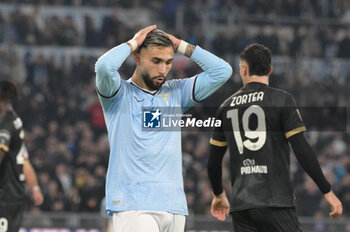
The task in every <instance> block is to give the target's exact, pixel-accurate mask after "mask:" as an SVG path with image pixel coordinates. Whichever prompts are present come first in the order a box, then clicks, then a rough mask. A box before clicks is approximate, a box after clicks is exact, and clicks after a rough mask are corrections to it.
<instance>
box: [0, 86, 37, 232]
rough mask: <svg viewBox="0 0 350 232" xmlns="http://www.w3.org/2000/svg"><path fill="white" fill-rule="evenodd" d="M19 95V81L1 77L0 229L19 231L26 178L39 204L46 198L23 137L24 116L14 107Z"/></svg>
mask: <svg viewBox="0 0 350 232" xmlns="http://www.w3.org/2000/svg"><path fill="white" fill-rule="evenodd" d="M17 99H18V90H17V87H16V85H15V84H14V83H13V82H11V81H8V80H1V81H0V231H6V232H17V231H18V230H19V228H20V225H21V221H22V216H23V212H24V208H25V199H26V198H25V196H26V191H25V182H26V183H27V186H28V187H29V189H30V191H31V193H32V197H33V200H34V204H35V205H36V206H38V205H41V204H42V202H43V200H44V197H43V195H42V193H41V191H40V187H39V185H38V182H37V178H36V174H35V171H34V169H33V167H32V165H31V164H30V162H29V156H28V152H27V149H26V146H25V144H24V141H23V139H24V129H23V124H22V120H21V119H20V118H19V117H18V116H17V114H16V112H15V111H14V110H13V107H12V102H14V101H16V100H17Z"/></svg>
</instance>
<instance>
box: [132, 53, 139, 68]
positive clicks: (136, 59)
mask: <svg viewBox="0 0 350 232" xmlns="http://www.w3.org/2000/svg"><path fill="white" fill-rule="evenodd" d="M133 55H134V60H135V63H136V64H137V65H139V64H140V52H134V53H133Z"/></svg>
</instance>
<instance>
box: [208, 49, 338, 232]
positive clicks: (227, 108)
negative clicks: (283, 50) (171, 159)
mask: <svg viewBox="0 0 350 232" xmlns="http://www.w3.org/2000/svg"><path fill="white" fill-rule="evenodd" d="M239 66H240V75H241V77H242V81H243V84H244V87H243V88H241V89H240V90H239V91H237V92H236V93H234V94H233V95H232V96H231V97H230V98H228V99H227V100H226V101H225V102H224V103H223V104H222V105H221V106H220V108H219V109H218V112H217V118H219V119H221V120H222V126H221V127H220V128H219V127H218V128H215V129H214V133H213V136H212V138H211V140H210V143H211V148H210V154H209V160H208V176H209V180H210V183H211V185H212V188H213V201H212V205H211V213H212V215H213V216H214V217H216V218H218V219H219V220H225V218H226V216H227V215H228V213H229V212H230V213H231V216H232V220H233V226H234V229H235V231H236V232H275V231H276V232H277V231H278V232H279V231H280V232H300V231H302V228H301V225H300V223H299V221H298V218H297V216H296V213H295V206H294V195H293V188H292V184H291V180H290V170H289V166H290V157H289V155H290V149H289V143H290V144H291V146H292V148H293V150H294V153H295V155H296V158H297V159H298V161H299V163H300V164H301V166H302V167H303V169H304V170H305V172H306V173H307V174H308V175H309V176H310V177H311V178H312V179H313V180H314V182H315V183H316V184H317V185H318V187H319V189H320V190H321V192H322V193H323V194H324V198H325V200H326V202H327V203H328V204H329V206H330V208H331V213H330V216H331V217H333V218H335V217H338V216H340V215H341V214H342V205H341V202H340V201H339V200H338V198H337V197H336V196H335V195H334V193H333V192H332V191H331V186H330V184H329V183H328V181H327V180H326V179H325V177H324V175H323V173H322V170H321V168H320V165H319V163H318V161H317V158H316V156H315V154H314V152H313V150H312V149H311V147H310V146H309V144H308V142H307V141H306V139H305V137H304V133H303V132H304V131H306V127H305V125H304V122H303V120H302V118H301V116H300V114H299V111H298V109H297V106H296V103H295V101H294V98H293V97H292V95H291V94H289V93H287V92H286V91H283V90H280V89H275V88H271V87H269V86H268V84H269V75H270V74H271V72H272V65H271V52H270V50H269V49H268V48H267V47H265V46H263V45H260V44H253V45H250V46H248V47H247V48H246V49H244V51H243V52H242V54H241V57H240V65H239ZM227 147H228V148H229V150H230V166H231V184H232V196H231V208H230V204H229V202H228V200H227V198H226V195H225V192H224V191H223V187H222V166H221V162H222V159H223V156H224V154H225V152H226V149H227Z"/></svg>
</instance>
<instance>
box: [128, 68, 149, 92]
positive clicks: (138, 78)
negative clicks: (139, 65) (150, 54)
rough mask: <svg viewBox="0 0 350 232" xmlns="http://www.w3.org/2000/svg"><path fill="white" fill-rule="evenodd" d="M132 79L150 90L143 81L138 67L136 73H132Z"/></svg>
mask: <svg viewBox="0 0 350 232" xmlns="http://www.w3.org/2000/svg"><path fill="white" fill-rule="evenodd" d="M131 80H132V82H134V83H135V84H136V85H137V86H138V87H140V88H141V89H146V90H150V89H149V88H148V86H147V85H146V83H145V82H144V81H143V79H142V77H141V74H140V73H139V72H138V70H137V69H136V70H135V72H134V74H132V76H131Z"/></svg>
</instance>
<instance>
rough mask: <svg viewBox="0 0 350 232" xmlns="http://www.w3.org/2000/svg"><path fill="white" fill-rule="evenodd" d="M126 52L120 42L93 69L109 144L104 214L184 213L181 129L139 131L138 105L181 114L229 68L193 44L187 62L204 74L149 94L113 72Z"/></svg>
mask: <svg viewBox="0 0 350 232" xmlns="http://www.w3.org/2000/svg"><path fill="white" fill-rule="evenodd" d="M130 52H131V51H130V48H129V46H128V45H127V44H126V43H123V44H121V45H119V46H117V47H115V48H113V49H111V50H110V51H108V52H107V53H106V54H104V55H103V56H101V57H100V58H99V59H98V61H97V63H96V67H95V71H96V74H97V76H96V86H97V91H98V92H99V98H100V101H101V104H102V107H103V112H104V116H105V121H106V125H107V130H108V138H109V144H110V158H109V165H108V172H107V180H106V198H107V204H106V205H107V210H109V211H111V212H117V211H126V210H154V211H167V212H170V213H175V214H183V215H187V203H186V198H185V193H184V189H183V179H182V152H181V131H170V130H169V131H166V130H163V131H156V130H146V131H145V130H143V129H142V120H143V112H142V111H143V107H177V108H178V109H181V111H182V113H183V112H185V111H186V110H187V109H188V108H190V107H192V106H194V105H195V104H196V102H197V101H202V100H204V99H205V98H207V97H208V96H210V95H211V94H212V93H214V92H215V91H216V90H217V89H218V88H220V87H221V86H222V85H223V84H224V83H225V82H226V81H227V80H228V79H229V78H230V76H231V74H232V69H231V66H230V65H229V64H228V63H226V62H225V61H224V60H222V59H220V58H218V57H216V56H215V55H213V54H211V53H209V52H207V51H205V50H203V49H202V48H200V47H198V46H197V47H196V48H195V50H194V52H193V54H192V57H191V59H192V60H193V61H194V62H196V63H197V64H198V65H199V66H200V67H201V68H202V69H203V70H204V72H202V73H200V74H198V75H197V76H195V77H191V78H187V79H181V80H169V81H166V82H165V83H164V84H163V86H162V87H161V88H160V89H159V90H158V91H157V92H155V93H153V94H152V93H150V92H147V91H145V90H143V89H141V88H139V87H138V86H137V85H136V84H134V83H133V82H132V81H131V80H130V79H129V80H128V81H124V80H122V79H121V78H120V76H119V74H118V69H119V67H120V66H121V65H122V63H123V62H124V61H125V59H126V58H127V57H128V56H129V55H130Z"/></svg>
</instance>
